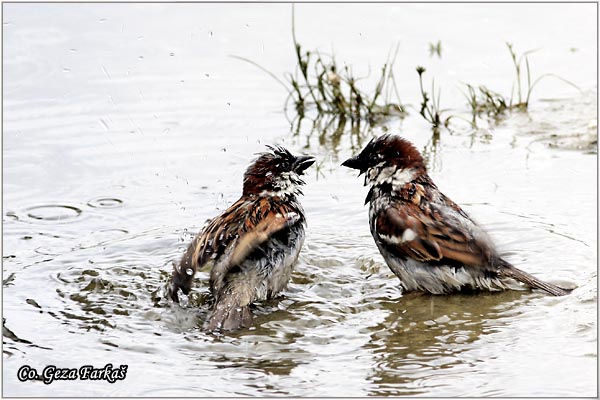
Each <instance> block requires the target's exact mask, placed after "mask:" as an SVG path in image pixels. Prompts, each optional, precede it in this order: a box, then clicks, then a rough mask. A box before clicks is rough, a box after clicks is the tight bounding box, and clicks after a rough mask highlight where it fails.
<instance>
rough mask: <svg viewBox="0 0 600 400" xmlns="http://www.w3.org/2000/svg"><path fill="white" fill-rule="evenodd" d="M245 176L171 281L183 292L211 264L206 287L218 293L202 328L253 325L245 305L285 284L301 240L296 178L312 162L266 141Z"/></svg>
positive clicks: (173, 287)
mask: <svg viewBox="0 0 600 400" xmlns="http://www.w3.org/2000/svg"><path fill="white" fill-rule="evenodd" d="M267 147H268V149H269V150H270V151H268V152H265V153H262V154H260V155H259V157H258V158H257V159H256V160H255V161H254V162H253V163H252V165H250V166H249V167H248V169H247V170H246V173H245V175H244V184H243V191H242V197H241V198H240V199H239V200H238V201H236V202H235V203H234V204H233V205H231V206H230V207H229V208H228V209H227V210H225V212H223V213H222V214H221V215H219V216H217V217H215V218H214V219H213V220H211V221H210V222H209V223H208V225H206V227H204V229H202V231H201V232H200V233H199V234H198V236H197V237H196V238H195V239H194V240H193V241H192V243H191V244H190V246H189V247H188V249H187V251H186V252H185V254H184V255H183V257H182V259H181V261H180V263H179V265H177V266H176V267H175V269H174V272H173V276H172V279H171V282H170V285H169V287H168V291H169V294H170V296H171V298H172V299H173V300H174V301H176V302H178V301H179V298H178V290H179V289H181V291H182V292H183V293H184V294H188V293H189V291H190V289H191V285H192V279H193V277H194V274H195V273H196V271H197V270H198V269H199V268H202V267H204V265H206V264H208V263H211V264H212V269H211V271H210V280H209V284H210V291H211V294H212V295H213V297H214V299H215V303H214V306H213V310H212V312H211V315H210V317H209V318H208V320H207V321H206V323H205V325H204V327H205V328H206V329H207V330H211V331H212V330H234V329H238V328H241V327H249V326H251V325H252V313H251V310H250V305H251V304H252V303H253V302H254V301H258V300H266V299H270V298H272V297H274V296H275V295H276V294H277V293H279V292H280V291H282V290H283V289H284V288H285V287H286V286H287V283H288V281H289V279H290V276H291V273H292V268H293V265H294V263H295V262H296V260H297V258H298V254H299V253H300V248H301V247H302V244H303V242H304V226H305V223H306V220H305V217H304V210H303V208H302V206H301V205H300V203H299V202H298V199H297V197H298V196H299V195H301V194H302V191H301V190H300V186H301V185H303V184H304V181H303V180H302V179H301V178H300V176H301V175H302V174H303V172H304V171H305V170H306V169H307V168H308V167H310V166H311V165H312V164H313V163H314V161H315V160H314V158H313V157H310V156H294V155H292V154H291V153H290V152H289V151H288V150H286V149H285V148H283V147H281V146H267Z"/></svg>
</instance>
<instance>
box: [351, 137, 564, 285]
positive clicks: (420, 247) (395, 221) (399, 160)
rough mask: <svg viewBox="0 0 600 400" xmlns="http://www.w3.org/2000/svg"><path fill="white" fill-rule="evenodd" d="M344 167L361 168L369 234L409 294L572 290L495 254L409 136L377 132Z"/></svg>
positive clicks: (487, 238) (488, 241) (486, 236)
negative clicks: (431, 174)
mask: <svg viewBox="0 0 600 400" xmlns="http://www.w3.org/2000/svg"><path fill="white" fill-rule="evenodd" d="M342 165H343V166H345V167H349V168H354V169H357V170H359V171H360V173H359V175H361V174H365V186H366V185H370V186H371V188H370V190H369V194H368V195H367V198H366V201H365V204H366V203H370V206H369V224H370V228H371V234H372V235H373V238H374V239H375V243H376V244H377V247H378V248H379V251H380V252H381V254H382V256H383V258H384V259H385V261H386V263H387V264H388V266H389V267H390V269H391V270H392V271H393V272H394V274H395V275H396V276H397V277H398V278H399V279H400V282H401V285H402V287H403V289H404V290H405V291H406V292H410V291H421V292H429V293H432V294H445V293H451V292H456V291H461V290H464V289H467V290H489V291H496V290H506V289H517V288H519V287H522V285H521V284H519V283H518V282H520V283H522V284H525V285H526V286H529V287H531V288H536V289H541V290H543V291H545V292H548V293H550V294H552V295H555V296H562V295H565V294H567V293H569V292H568V290H566V289H562V288H560V287H558V286H556V285H553V284H551V283H547V282H543V281H541V280H540V279H538V278H536V277H534V276H532V275H530V274H528V273H526V272H524V271H521V270H520V269H518V268H516V267H515V266H513V265H511V264H510V263H509V262H508V261H506V260H504V259H503V258H502V257H500V255H498V252H497V251H496V248H495V246H494V244H493V243H492V241H491V239H490V237H489V236H488V235H487V234H486V233H485V232H484V231H483V229H481V228H480V227H479V226H478V225H477V224H476V223H475V222H474V221H473V220H472V219H471V218H470V217H469V216H468V215H467V213H465V212H464V211H463V210H462V209H461V208H460V207H459V206H458V205H457V204H456V203H454V202H453V201H452V200H450V199H449V198H448V197H446V196H445V195H444V194H443V193H442V192H440V190H439V189H438V188H437V186H436V185H435V183H433V181H432V180H431V178H430V177H429V175H428V174H427V170H426V168H425V164H424V162H423V157H422V156H421V154H420V153H419V151H418V150H417V149H416V148H415V147H414V146H413V145H412V144H411V143H410V142H409V141H407V140H404V139H402V138H400V137H397V136H392V135H383V136H380V137H379V138H375V139H373V140H371V142H370V143H369V144H367V146H366V147H365V148H364V149H363V150H362V151H361V152H360V153H359V154H358V155H357V156H355V157H352V158H350V159H348V160H346V161H344V163H343V164H342Z"/></svg>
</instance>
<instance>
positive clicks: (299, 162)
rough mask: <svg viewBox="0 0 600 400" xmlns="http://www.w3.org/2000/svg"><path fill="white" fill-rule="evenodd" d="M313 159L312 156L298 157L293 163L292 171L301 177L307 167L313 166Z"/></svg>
mask: <svg viewBox="0 0 600 400" xmlns="http://www.w3.org/2000/svg"><path fill="white" fill-rule="evenodd" d="M314 162H315V158H314V157H313V156H298V157H296V161H294V171H296V173H298V175H301V174H302V173H303V172H304V171H305V170H306V169H307V168H308V167H310V166H311V165H313V164H314Z"/></svg>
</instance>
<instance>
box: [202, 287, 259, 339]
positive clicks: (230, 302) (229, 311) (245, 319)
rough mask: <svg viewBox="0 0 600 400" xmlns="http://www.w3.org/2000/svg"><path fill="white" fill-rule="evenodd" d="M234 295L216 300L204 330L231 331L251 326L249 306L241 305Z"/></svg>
mask: <svg viewBox="0 0 600 400" xmlns="http://www.w3.org/2000/svg"><path fill="white" fill-rule="evenodd" d="M240 303H241V302H240V301H239V299H238V298H237V296H235V294H228V295H224V296H222V298H221V299H218V300H217V302H216V303H215V305H214V308H213V310H212V313H211V315H210V317H209V318H208V320H207V321H206V323H205V324H204V329H206V330H207V331H216V330H224V331H233V330H236V329H240V328H249V327H250V326H252V319H253V318H252V311H251V310H250V304H246V305H241V304H240Z"/></svg>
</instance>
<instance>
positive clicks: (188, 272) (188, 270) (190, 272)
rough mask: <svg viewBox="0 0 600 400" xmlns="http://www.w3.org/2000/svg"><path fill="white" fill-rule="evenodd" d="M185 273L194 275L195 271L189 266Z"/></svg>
mask: <svg viewBox="0 0 600 400" xmlns="http://www.w3.org/2000/svg"><path fill="white" fill-rule="evenodd" d="M185 273H186V274H188V275H193V274H194V271H192V269H191V268H188V269H186V270H185Z"/></svg>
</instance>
